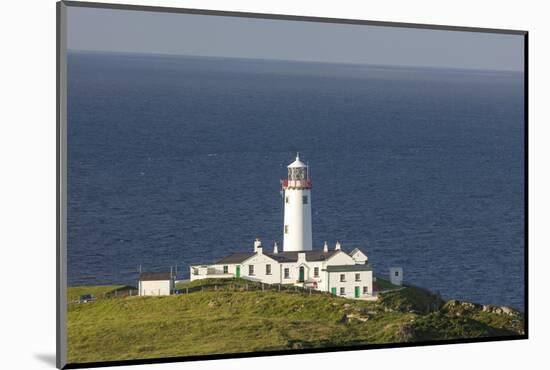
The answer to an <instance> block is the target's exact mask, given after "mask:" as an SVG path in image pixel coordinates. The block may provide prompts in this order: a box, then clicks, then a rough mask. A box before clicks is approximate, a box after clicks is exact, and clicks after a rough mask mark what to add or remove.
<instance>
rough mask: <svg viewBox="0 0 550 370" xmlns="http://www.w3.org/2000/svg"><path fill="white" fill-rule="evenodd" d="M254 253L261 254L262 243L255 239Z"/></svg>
mask: <svg viewBox="0 0 550 370" xmlns="http://www.w3.org/2000/svg"><path fill="white" fill-rule="evenodd" d="M254 252H258V253H262V242H261V241H260V238H256V240H254Z"/></svg>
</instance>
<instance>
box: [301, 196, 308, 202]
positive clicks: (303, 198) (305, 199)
mask: <svg viewBox="0 0 550 370" xmlns="http://www.w3.org/2000/svg"><path fill="white" fill-rule="evenodd" d="M302 204H307V195H304V196H302Z"/></svg>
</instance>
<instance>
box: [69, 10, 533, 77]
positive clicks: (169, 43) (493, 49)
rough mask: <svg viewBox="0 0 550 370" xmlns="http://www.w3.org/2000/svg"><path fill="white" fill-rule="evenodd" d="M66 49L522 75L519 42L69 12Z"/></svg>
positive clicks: (455, 34) (500, 37)
mask: <svg viewBox="0 0 550 370" xmlns="http://www.w3.org/2000/svg"><path fill="white" fill-rule="evenodd" d="M67 37H68V49H69V50H83V51H116V52H136V53H152V54H175V55H192V56H214V57H236V58H253V59H272V60H296V61H314V62H324V63H354V64H375V65H388V66H413V67H439V68H461V69H484V70H499V71H523V36H521V35H510V34H493V33H481V32H464V31H443V30H426V29H413V28H399V27H383V26H366V25H349V24H334V23H318V22H304V21H288V20H272V19H269V20H267V19H253V18H241V17H225V16H209V15H208V16H207V15H193V14H173V13H158V12H150V11H134V10H112V9H93V8H83V7H69V8H68V32H67Z"/></svg>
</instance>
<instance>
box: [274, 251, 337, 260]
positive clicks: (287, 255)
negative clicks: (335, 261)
mask: <svg viewBox="0 0 550 370" xmlns="http://www.w3.org/2000/svg"><path fill="white" fill-rule="evenodd" d="M298 253H305V254H306V261H310V262H311V261H325V260H327V259H329V258H330V257H332V256H333V255H335V254H336V253H338V251H336V250H331V251H328V252H326V253H325V252H323V250H313V251H305V252H279V253H277V254H273V253H265V254H266V255H268V256H269V257H271V258H273V259H274V260H277V261H278V262H296V261H298Z"/></svg>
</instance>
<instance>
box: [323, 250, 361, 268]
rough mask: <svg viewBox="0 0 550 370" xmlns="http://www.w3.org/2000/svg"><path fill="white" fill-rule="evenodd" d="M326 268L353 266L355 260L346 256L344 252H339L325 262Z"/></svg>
mask: <svg viewBox="0 0 550 370" xmlns="http://www.w3.org/2000/svg"><path fill="white" fill-rule="evenodd" d="M326 265H327V266H337V265H355V260H354V259H353V258H351V257H350V256H349V255H347V254H346V253H345V252H339V253H336V254H334V255H333V256H332V257H330V258H329V259H328V260H327V261H326Z"/></svg>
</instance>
